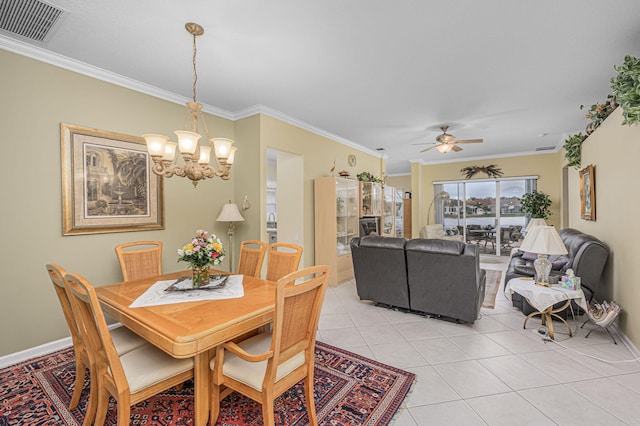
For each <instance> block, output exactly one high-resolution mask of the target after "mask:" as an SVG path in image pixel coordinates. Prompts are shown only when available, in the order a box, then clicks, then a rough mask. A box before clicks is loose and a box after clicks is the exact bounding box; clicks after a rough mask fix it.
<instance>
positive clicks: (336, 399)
mask: <svg viewBox="0 0 640 426" xmlns="http://www.w3.org/2000/svg"><path fill="white" fill-rule="evenodd" d="M414 378H415V375H414V374H412V373H409V372H406V371H403V370H399V369H397V368H394V367H390V366H388V365H384V364H381V363H379V362H376V361H373V360H370V359H367V358H365V357H362V356H360V355H357V354H353V353H351V352H347V351H345V350H342V349H338V348H335V347H333V346H329V345H327V344H324V343H321V342H317V344H316V364H315V398H316V412H317V415H318V422H319V424H322V425H386V424H388V423H389V422H390V421H391V418H392V417H393V415H394V414H395V413H396V411H397V410H398V408H399V407H400V404H401V403H402V401H403V400H404V398H405V396H406V395H407V393H408V392H409V389H410V388H411V384H412V383H413V380H414ZM74 379H75V362H74V357H73V349H71V348H69V349H65V350H62V351H59V352H54V353H52V354H49V355H46V356H43V357H39V358H33V359H31V360H29V361H26V362H23V363H21V364H17V365H13V366H11V367H7V368H4V369H2V370H0V385H1V386H0V426H8V425H21V426H22V425H40V426H44V425H81V424H82V421H83V419H84V413H85V410H86V406H87V403H88V396H89V383H88V380H85V388H84V391H83V394H82V398H81V400H80V404H79V406H78V408H75V409H73V410H71V411H69V410H68V409H67V406H68V404H69V401H70V400H71V394H72V390H73V382H74ZM303 395H304V389H303V386H302V383H299V384H297V385H296V386H294V387H293V388H291V389H290V390H289V391H287V392H285V393H284V394H283V395H281V396H280V397H279V398H278V399H276V401H275V415H276V422H275V423H276V424H278V425H306V424H308V423H309V421H308V419H307V414H306V408H305V405H304V398H303ZM111 402H112V405H111V406H110V408H109V413H108V415H107V421H106V423H105V424H107V425H115V424H116V409H115V406H114V405H113V403H114V400H113V399H112V400H111ZM220 411H221V413H222V414H220V417H219V418H218V421H217V423H216V425H221V426H235V425H261V424H262V408H261V406H260V405H259V404H257V403H256V402H254V401H252V400H250V399H248V398H245V397H244V396H242V395H240V394H238V393H236V392H234V393H232V394H231V395H229V396H228V397H227V398H225V399H224V400H223V401H222V406H221V409H220ZM192 413H193V383H192V382H191V381H189V382H187V383H186V384H185V385H184V386H183V387H182V388H172V389H170V390H168V391H167V392H164V393H162V394H160V395H156V396H154V397H152V398H150V399H148V400H146V401H143V402H141V403H139V404H137V405H135V406H133V407H131V424H132V425H189V424H192V419H193V415H192Z"/></svg>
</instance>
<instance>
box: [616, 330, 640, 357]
mask: <svg viewBox="0 0 640 426" xmlns="http://www.w3.org/2000/svg"><path fill="white" fill-rule="evenodd" d="M611 328H613V331H615V333H616V334H617V335H618V337H620V340H621V341H622V343H624V345H625V346H626V347H627V349H629V352H631V354H632V355H633V357H634V358H640V351H639V350H638V348H637V347H636V345H634V344H633V342H632V341H631V339H629V338H628V337H627V335H626V334H624V333H623V332H622V330H620V327H618V324H613V326H612V327H611Z"/></svg>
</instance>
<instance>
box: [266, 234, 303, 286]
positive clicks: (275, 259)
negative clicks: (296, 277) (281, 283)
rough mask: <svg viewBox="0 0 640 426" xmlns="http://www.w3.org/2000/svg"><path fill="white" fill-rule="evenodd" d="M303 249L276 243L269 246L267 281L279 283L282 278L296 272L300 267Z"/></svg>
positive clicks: (293, 245)
mask: <svg viewBox="0 0 640 426" xmlns="http://www.w3.org/2000/svg"><path fill="white" fill-rule="evenodd" d="M301 257H302V247H300V246H298V245H295V244H287V243H274V244H271V245H270V246H269V258H268V260H267V277H266V278H267V280H268V281H278V280H279V279H280V278H282V277H284V276H285V275H288V274H290V273H292V272H295V271H296V270H297V269H298V265H300V258H301Z"/></svg>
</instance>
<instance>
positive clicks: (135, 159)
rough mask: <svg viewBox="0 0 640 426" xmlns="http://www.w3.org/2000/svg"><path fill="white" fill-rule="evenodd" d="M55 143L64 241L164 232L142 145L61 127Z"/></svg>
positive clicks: (157, 187)
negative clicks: (109, 234)
mask: <svg viewBox="0 0 640 426" xmlns="http://www.w3.org/2000/svg"><path fill="white" fill-rule="evenodd" d="M60 139H61V150H62V228H63V231H62V232H63V234H64V235H76V234H98V233H107V232H128V231H148V230H155V229H164V200H163V188H162V178H161V177H160V176H157V175H156V174H154V173H153V172H152V170H151V167H152V166H151V164H150V163H151V161H150V160H151V159H150V157H149V154H148V153H147V148H146V145H145V142H144V139H142V138H139V137H135V136H129V135H123V134H118V133H113V132H107V131H104V130H97V129H90V128H86V127H80V126H74V125H71V124H65V123H62V124H61V126H60Z"/></svg>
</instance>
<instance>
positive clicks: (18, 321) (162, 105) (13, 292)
mask: <svg viewBox="0 0 640 426" xmlns="http://www.w3.org/2000/svg"><path fill="white" fill-rule="evenodd" d="M0 64H1V68H2V78H1V79H0V93H2V96H1V97H0V105H1V110H2V111H3V114H2V118H1V120H2V122H1V126H0V127H1V128H2V131H3V136H4V137H3V141H4V142H3V151H4V152H3V155H2V156H0V187H1V188H2V190H1V193H2V198H3V207H2V209H1V211H0V227H1V231H0V235H2V244H1V245H0V259H1V262H2V263H1V265H2V271H3V280H2V283H3V284H2V290H1V291H2V295H1V296H0V322H1V323H2V324H4V326H3V328H2V329H3V332H2V333H3V334H2V347H1V348H0V355H3V354H7V353H12V352H15V351H19V350H22V349H26V348H30V347H33V346H37V345H40V344H43V343H47V342H50V341H54V340H56V339H60V338H63V337H67V336H68V335H69V333H68V331H67V328H66V325H65V323H64V320H63V317H62V311H61V309H60V306H59V303H58V301H57V298H56V296H55V293H54V290H53V288H52V287H51V282H50V281H49V278H48V275H47V273H46V270H45V267H44V266H45V264H47V263H58V264H60V265H61V266H62V267H64V268H66V269H67V270H69V271H70V272H77V273H79V274H81V275H83V276H84V277H85V278H87V279H88V280H89V281H90V282H92V283H94V284H95V285H103V284H106V283H110V282H115V281H120V280H121V276H120V270H119V267H118V263H117V260H116V257H115V253H114V250H113V248H114V246H116V245H117V244H120V243H122V242H127V241H136V240H143V239H145V240H146V239H149V240H161V241H163V243H164V254H163V268H164V270H165V271H174V270H179V269H184V268H185V266H186V265H185V264H183V263H180V264H178V263H177V262H176V250H177V248H178V247H179V246H181V245H183V244H184V243H186V242H187V241H186V239H188V238H190V236H191V235H192V234H193V233H194V231H195V230H196V229H198V228H204V229H208V230H209V231H211V232H215V233H218V234H219V235H220V236H223V241H224V240H225V239H226V232H225V229H226V227H225V226H224V225H223V224H217V223H216V222H215V218H216V216H217V215H218V213H219V211H220V209H221V206H222V204H223V203H224V202H226V201H227V200H228V199H233V198H234V197H233V195H234V194H233V184H232V183H231V182H232V181H231V182H222V181H220V180H219V179H215V180H209V181H207V182H202V183H200V186H199V187H198V189H197V190H194V188H193V186H192V185H191V183H190V182H189V181H188V180H185V179H180V178H173V179H168V180H166V181H165V186H164V195H165V215H166V221H165V223H166V229H165V230H161V231H153V232H128V233H112V234H95V235H75V236H62V208H61V198H62V195H61V167H60V123H61V122H65V123H69V124H75V125H79V126H85V127H92V128H97V129H102V130H109V131H113V132H118V133H125V134H130V135H141V134H143V133H164V134H167V135H168V134H171V133H172V131H173V130H175V129H179V128H180V127H181V126H182V124H183V121H184V115H185V111H186V109H185V107H182V106H180V105H176V104H172V103H170V102H165V101H161V100H158V99H155V98H152V97H150V96H146V95H143V94H140V93H137V92H134V91H131V90H127V89H123V88H121V87H118V86H115V85H112V84H108V83H105V82H101V81H98V80H95V79H92V78H89V77H85V76H82V75H80V74H76V73H73V72H69V71H66V70H63V69H61V68H57V67H54V66H51V65H47V64H44V63H41V62H38V61H34V60H31V59H28V58H26V57H23V56H19V55H15V54H12V53H9V52H6V51H4V50H0ZM207 120H208V126H209V128H210V129H212V130H214V129H215V130H214V131H215V132H216V134H219V135H220V136H226V137H233V136H234V127H233V123H232V122H230V121H228V120H224V119H220V118H218V117H213V116H208V117H207ZM239 148H240V151H239V152H243V149H242V148H243V147H242V146H241V145H240V146H239ZM242 161H244V160H243V159H242V154H239V156H238V162H239V163H240V162H242Z"/></svg>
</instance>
